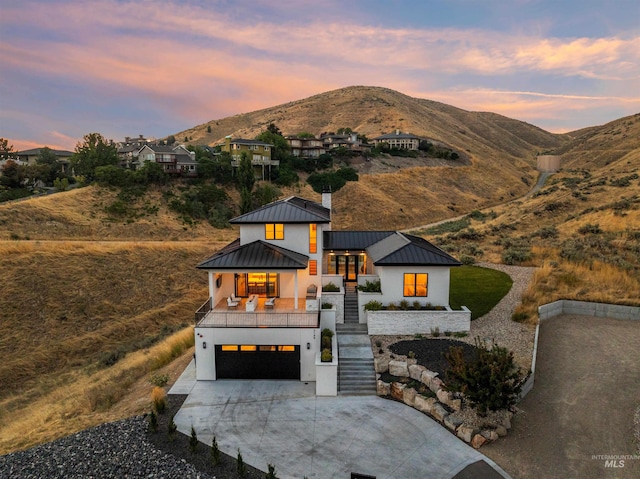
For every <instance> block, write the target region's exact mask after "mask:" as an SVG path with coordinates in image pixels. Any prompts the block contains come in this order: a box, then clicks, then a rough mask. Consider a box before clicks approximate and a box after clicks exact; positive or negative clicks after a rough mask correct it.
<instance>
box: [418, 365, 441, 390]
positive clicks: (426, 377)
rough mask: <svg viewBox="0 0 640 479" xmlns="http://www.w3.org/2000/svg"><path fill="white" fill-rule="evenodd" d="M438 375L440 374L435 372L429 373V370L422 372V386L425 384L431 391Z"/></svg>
mask: <svg viewBox="0 0 640 479" xmlns="http://www.w3.org/2000/svg"><path fill="white" fill-rule="evenodd" d="M437 375H438V373H436V372H433V371H429V370H428V369H425V370H424V371H422V374H421V375H420V382H421V383H422V384H424V385H425V386H427V387H428V388H429V389H431V381H432V380H433V379H434V378H435V377H436V376H437Z"/></svg>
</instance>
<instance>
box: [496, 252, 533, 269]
mask: <svg viewBox="0 0 640 479" xmlns="http://www.w3.org/2000/svg"><path fill="white" fill-rule="evenodd" d="M530 259H531V252H530V251H528V250H525V249H521V248H508V249H506V250H505V251H504V252H503V253H502V262H503V263H504V264H510V265H512V264H518V263H524V262H525V261H529V260H530Z"/></svg>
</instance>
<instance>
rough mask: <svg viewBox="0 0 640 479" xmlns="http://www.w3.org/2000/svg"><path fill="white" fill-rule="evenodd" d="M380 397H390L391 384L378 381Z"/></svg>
mask: <svg viewBox="0 0 640 479" xmlns="http://www.w3.org/2000/svg"><path fill="white" fill-rule="evenodd" d="M376 392H377V394H378V396H389V395H390V394H391V384H389V383H385V382H384V381H381V380H380V379H378V385H377V388H376Z"/></svg>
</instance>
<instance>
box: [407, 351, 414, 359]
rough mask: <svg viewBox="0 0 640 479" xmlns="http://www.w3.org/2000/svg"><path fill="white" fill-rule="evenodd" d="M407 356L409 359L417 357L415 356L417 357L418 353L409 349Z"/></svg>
mask: <svg viewBox="0 0 640 479" xmlns="http://www.w3.org/2000/svg"><path fill="white" fill-rule="evenodd" d="M407 357H408V358H409V359H415V358H416V353H414V352H413V351H409V352H408V353H407Z"/></svg>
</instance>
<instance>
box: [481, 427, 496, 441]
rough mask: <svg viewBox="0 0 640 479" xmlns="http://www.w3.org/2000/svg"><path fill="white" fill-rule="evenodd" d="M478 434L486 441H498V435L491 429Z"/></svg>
mask: <svg viewBox="0 0 640 479" xmlns="http://www.w3.org/2000/svg"><path fill="white" fill-rule="evenodd" d="M480 434H481V435H482V437H484V438H485V439H486V440H487V441H497V440H498V433H497V432H495V431H494V430H493V429H485V430H484V431H482V432H480Z"/></svg>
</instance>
